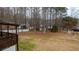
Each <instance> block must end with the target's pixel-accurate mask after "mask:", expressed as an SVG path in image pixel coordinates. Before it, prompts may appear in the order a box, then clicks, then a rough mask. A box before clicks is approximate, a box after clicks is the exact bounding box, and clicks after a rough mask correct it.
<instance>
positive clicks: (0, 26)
mask: <svg viewBox="0 0 79 59" xmlns="http://www.w3.org/2000/svg"><path fill="white" fill-rule="evenodd" d="M0 28H1V29H0V30H1V31H0V32H1V33H0V35H1V37H2V36H3V34H2V25H0Z"/></svg>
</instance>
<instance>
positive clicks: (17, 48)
mask: <svg viewBox="0 0 79 59" xmlns="http://www.w3.org/2000/svg"><path fill="white" fill-rule="evenodd" d="M15 27H16V28H15V29H16V50H17V51H19V47H18V33H17V26H15Z"/></svg>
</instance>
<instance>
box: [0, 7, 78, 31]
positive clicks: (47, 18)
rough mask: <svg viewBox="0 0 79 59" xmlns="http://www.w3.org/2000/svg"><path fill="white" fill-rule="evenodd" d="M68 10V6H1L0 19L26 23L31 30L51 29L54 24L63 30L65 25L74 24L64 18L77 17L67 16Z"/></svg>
mask: <svg viewBox="0 0 79 59" xmlns="http://www.w3.org/2000/svg"><path fill="white" fill-rule="evenodd" d="M67 10H68V8H67V7H0V21H6V22H14V23H16V24H20V25H21V24H24V25H25V27H26V28H29V30H30V31H49V30H51V29H52V28H53V26H54V27H56V26H57V28H58V29H59V31H61V30H62V29H63V27H67V26H68V25H70V26H71V25H73V22H72V24H66V23H63V18H66V19H76V18H74V17H70V16H67ZM71 21H72V20H71ZM71 21H70V22H71ZM68 23H69V21H68ZM74 24H75V25H76V24H77V20H75V23H74ZM72 27H73V26H72ZM67 28H68V27H67ZM55 30H56V29H55Z"/></svg>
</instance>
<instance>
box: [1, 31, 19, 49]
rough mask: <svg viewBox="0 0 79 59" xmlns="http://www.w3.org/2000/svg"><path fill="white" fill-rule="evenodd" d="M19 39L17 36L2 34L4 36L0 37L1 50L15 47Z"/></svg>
mask: <svg viewBox="0 0 79 59" xmlns="http://www.w3.org/2000/svg"><path fill="white" fill-rule="evenodd" d="M17 39H18V35H17V34H14V33H7V32H2V35H0V50H3V49H5V48H8V47H10V46H12V45H15V44H16V43H17Z"/></svg>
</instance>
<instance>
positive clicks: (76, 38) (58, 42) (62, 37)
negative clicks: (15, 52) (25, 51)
mask: <svg viewBox="0 0 79 59" xmlns="http://www.w3.org/2000/svg"><path fill="white" fill-rule="evenodd" d="M32 38H33V39H34V43H35V45H36V46H35V48H33V49H32V50H34V51H73V50H74V51H78V50H79V34H78V35H72V34H68V33H63V32H57V33H51V32H46V33H42V32H24V33H19V42H21V41H25V40H27V39H32ZM19 44H20V43H19ZM26 44H27V43H26Z"/></svg>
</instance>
